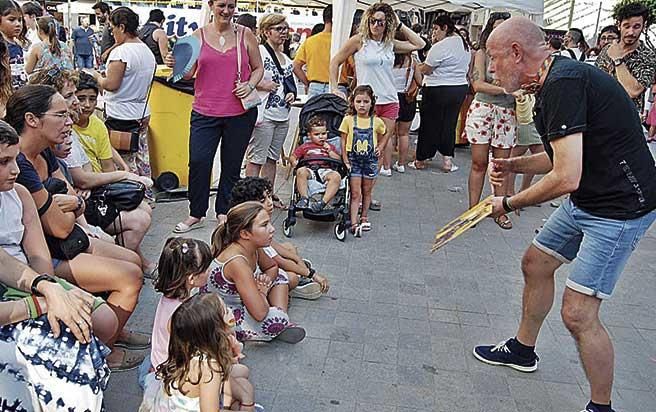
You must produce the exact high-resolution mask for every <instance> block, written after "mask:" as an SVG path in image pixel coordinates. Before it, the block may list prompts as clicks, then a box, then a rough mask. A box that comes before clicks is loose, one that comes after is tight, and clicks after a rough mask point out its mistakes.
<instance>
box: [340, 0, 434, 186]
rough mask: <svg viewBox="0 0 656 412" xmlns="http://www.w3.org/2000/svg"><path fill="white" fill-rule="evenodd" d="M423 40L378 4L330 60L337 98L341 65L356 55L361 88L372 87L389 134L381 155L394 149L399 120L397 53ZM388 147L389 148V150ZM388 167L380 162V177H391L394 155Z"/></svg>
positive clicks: (416, 47)
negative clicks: (397, 36) (400, 37)
mask: <svg viewBox="0 0 656 412" xmlns="http://www.w3.org/2000/svg"><path fill="white" fill-rule="evenodd" d="M397 31H399V32H401V33H402V34H403V35H404V36H405V37H406V38H407V39H408V40H407V41H402V40H396V39H395V38H394V36H395V33H396V32H397ZM425 44H426V43H425V42H424V40H423V39H422V38H421V37H420V36H419V35H418V34H417V33H415V32H414V31H412V30H411V29H410V28H408V27H406V26H405V25H404V24H403V23H400V22H399V19H398V17H397V16H396V13H395V12H394V10H393V9H392V6H390V5H389V4H387V3H375V4H373V5H372V6H371V7H369V8H368V9H367V10H366V11H365V12H364V14H363V15H362V21H361V23H360V32H359V33H358V34H356V35H355V36H353V37H351V38H350V39H348V41H347V42H346V43H345V44H344V46H343V47H342V48H341V49H340V50H339V52H337V54H336V55H335V56H334V57H333V58H332V59H331V60H330V89H331V92H333V93H335V94H337V95H338V96H342V97H344V98H345V96H343V93H342V92H340V91H339V90H338V88H337V87H338V76H339V66H340V65H342V64H343V63H344V62H346V60H347V59H348V58H349V57H350V56H353V57H354V59H355V75H356V78H357V84H358V86H364V85H369V86H371V88H372V89H373V90H374V93H375V95H376V106H375V113H376V116H378V117H380V118H381V119H382V120H383V122H384V123H385V128H386V132H385V135H384V136H383V138H382V139H381V141H379V142H378V145H379V147H380V151H381V153H385V151H387V150H390V151H391V150H392V147H391V145H388V144H387V142H388V141H389V136H390V135H391V133H392V132H393V131H394V125H395V122H396V119H397V118H398V117H399V97H398V93H397V91H396V86H395V82H394V71H393V69H394V53H399V54H405V53H410V52H413V51H415V50H419V49H421V48H423V47H424V46H425ZM387 146H389V147H387ZM388 160H389V161H387V164H386V162H385V161H383V162H381V164H382V168H381V170H380V174H381V175H383V176H391V175H392V170H391V166H392V165H391V156H389V157H388Z"/></svg>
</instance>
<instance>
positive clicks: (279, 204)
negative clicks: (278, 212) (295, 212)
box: [271, 195, 289, 210]
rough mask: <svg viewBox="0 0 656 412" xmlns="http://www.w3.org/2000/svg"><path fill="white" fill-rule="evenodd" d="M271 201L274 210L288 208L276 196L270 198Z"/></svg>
mask: <svg viewBox="0 0 656 412" xmlns="http://www.w3.org/2000/svg"><path fill="white" fill-rule="evenodd" d="M271 201H273V207H274V208H275V209H282V210H287V209H289V207H288V206H287V205H286V204H284V203H283V202H282V200H280V198H279V197H278V196H276V195H272V196H271Z"/></svg>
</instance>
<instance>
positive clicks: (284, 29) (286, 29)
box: [269, 26, 289, 33]
mask: <svg viewBox="0 0 656 412" xmlns="http://www.w3.org/2000/svg"><path fill="white" fill-rule="evenodd" d="M269 30H275V31H277V32H278V33H287V32H289V26H276V27H271V28H270V29H269Z"/></svg>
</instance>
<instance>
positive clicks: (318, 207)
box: [310, 199, 326, 213]
mask: <svg viewBox="0 0 656 412" xmlns="http://www.w3.org/2000/svg"><path fill="white" fill-rule="evenodd" d="M324 207H326V202H324V201H323V199H321V200H319V201H317V202H312V204H311V205H310V210H312V211H313V212H314V213H319V212H321V211H322V210H323V208H324Z"/></svg>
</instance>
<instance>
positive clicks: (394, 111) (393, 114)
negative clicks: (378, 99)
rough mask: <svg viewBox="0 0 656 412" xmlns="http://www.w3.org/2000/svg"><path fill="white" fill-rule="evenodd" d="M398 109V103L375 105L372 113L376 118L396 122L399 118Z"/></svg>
mask: <svg viewBox="0 0 656 412" xmlns="http://www.w3.org/2000/svg"><path fill="white" fill-rule="evenodd" d="M399 107H400V106H399V103H398V102H395V103H385V104H377V105H376V107H374V111H375V112H376V116H378V117H384V118H386V119H390V120H394V121H396V119H397V118H398V117H399Z"/></svg>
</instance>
